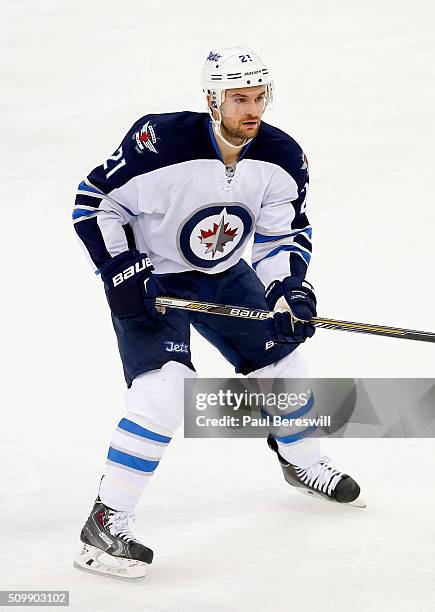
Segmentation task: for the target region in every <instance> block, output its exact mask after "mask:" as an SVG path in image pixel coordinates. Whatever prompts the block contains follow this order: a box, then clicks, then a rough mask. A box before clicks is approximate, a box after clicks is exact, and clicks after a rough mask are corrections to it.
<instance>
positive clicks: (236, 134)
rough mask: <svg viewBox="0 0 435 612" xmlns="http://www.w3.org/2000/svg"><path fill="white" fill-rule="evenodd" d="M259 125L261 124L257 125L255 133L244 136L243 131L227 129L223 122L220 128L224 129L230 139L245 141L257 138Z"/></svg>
mask: <svg viewBox="0 0 435 612" xmlns="http://www.w3.org/2000/svg"><path fill="white" fill-rule="evenodd" d="M260 125H261V122H259V123H258V127H257V129H256V130H255V132H250V133H249V134H246V133H245V131H244V130H243V128H239V129H238V128H236V129H233V128H230V127H227V126H226V125H225V124H224V122H222V126H221V128H223V129H224V131H225V133H226V134H227V136H229V137H230V138H234V139H235V140H246V139H247V138H255V136H257V134H258V131H259V129H260ZM225 133H224V134H223V135H224V136H225Z"/></svg>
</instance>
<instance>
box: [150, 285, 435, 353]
mask: <svg viewBox="0 0 435 612" xmlns="http://www.w3.org/2000/svg"><path fill="white" fill-rule="evenodd" d="M156 307H157V310H159V311H160V312H164V309H165V308H166V307H169V308H178V309H181V310H191V311H195V312H204V313H206V314H214V315H223V316H225V317H238V318H239V319H251V320H258V321H262V320H264V319H267V318H268V317H271V316H272V313H271V312H269V311H268V310H257V309H254V308H252V309H251V308H242V307H238V306H226V305H224V304H209V303H207V302H194V301H192V300H182V299H179V298H171V297H163V296H162V297H157V298H156ZM311 323H312V324H313V325H315V326H316V327H323V328H325V329H338V330H340V331H348V332H357V333H360V334H374V335H375V336H388V337H389V338H403V339H405V340H420V341H421V342H435V333H432V332H424V331H418V330H416V329H403V328H401V327H388V326H387V325H372V324H371V323H355V322H353V321H340V320H338V319H325V318H323V317H315V318H313V319H311Z"/></svg>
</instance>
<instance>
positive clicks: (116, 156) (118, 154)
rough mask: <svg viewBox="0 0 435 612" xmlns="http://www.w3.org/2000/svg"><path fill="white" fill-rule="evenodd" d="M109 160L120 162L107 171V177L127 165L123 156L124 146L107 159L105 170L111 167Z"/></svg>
mask: <svg viewBox="0 0 435 612" xmlns="http://www.w3.org/2000/svg"><path fill="white" fill-rule="evenodd" d="M121 158H122V159H121ZM109 161H115V162H118V163H117V164H116V165H115V166H113V168H112V169H111V170H109V172H107V173H106V178H107V179H108V178H109V177H111V176H112V174H114V173H115V172H116V171H117V170H119V169H120V168H122V166H125V164H126V161H125V158H123V157H122V146H121V147H119V149H118V150H117V151H115V153H114V154H113V155H110V157H108V158H107V160H106V161H105V162H104V165H103V168H104V170H107V169H108V168H109Z"/></svg>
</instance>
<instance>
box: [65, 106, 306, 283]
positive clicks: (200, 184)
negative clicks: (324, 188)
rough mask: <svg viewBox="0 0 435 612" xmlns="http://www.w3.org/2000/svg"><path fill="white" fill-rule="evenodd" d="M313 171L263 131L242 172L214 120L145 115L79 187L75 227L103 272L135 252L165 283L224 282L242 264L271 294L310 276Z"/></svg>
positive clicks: (278, 137)
mask: <svg viewBox="0 0 435 612" xmlns="http://www.w3.org/2000/svg"><path fill="white" fill-rule="evenodd" d="M307 189H308V164H307V160H306V157H305V155H304V153H303V151H302V149H301V148H300V147H299V145H298V144H297V143H296V142H295V141H294V140H293V139H292V138H291V137H290V136H288V135H287V134H285V133H284V132H282V131H281V130H279V129H277V128H275V127H273V126H271V125H268V124H266V123H264V122H262V123H261V126H260V130H259V133H258V135H257V136H256V138H254V140H253V141H251V142H250V143H248V145H246V146H245V147H244V149H243V150H242V153H241V156H240V160H239V161H238V162H237V164H236V165H235V167H226V166H225V165H224V163H223V161H222V158H221V156H220V152H219V149H218V147H217V144H216V141H215V138H214V134H213V130H212V128H211V122H210V118H209V116H208V115H207V114H206V113H193V112H181V113H169V114H160V115H146V116H145V117H143V118H141V119H140V120H139V121H137V122H136V123H135V124H134V125H133V127H132V128H131V129H130V130H129V132H128V133H127V135H126V136H125V138H124V140H123V141H122V143H121V145H120V146H119V147H118V148H117V149H116V151H115V152H114V153H113V154H112V155H111V156H110V157H109V158H108V159H107V160H106V161H105V162H104V164H102V165H101V166H98V167H97V168H95V169H94V170H93V171H92V172H91V173H90V174H89V175H88V176H87V178H86V179H85V180H84V181H82V182H81V183H80V185H79V188H78V192H77V197H76V202H75V207H74V211H73V221H74V227H75V230H76V232H77V235H78V237H79V239H80V240H81V242H82V243H83V244H84V246H85V249H86V252H87V253H88V254H89V257H90V259H91V261H92V263H93V265H94V268H95V270H96V272H97V273H98V271H99V268H101V266H102V265H103V264H104V263H105V262H106V261H108V260H109V259H110V258H111V257H114V256H116V255H118V254H119V253H121V252H123V251H125V250H127V249H129V248H137V249H138V250H139V251H140V252H143V253H147V254H148V256H149V258H150V260H151V261H152V263H153V265H154V267H155V272H156V273H157V274H167V273H178V272H185V271H188V270H198V271H201V272H204V273H206V274H216V273H218V272H222V271H224V270H226V269H227V268H229V267H231V266H233V265H234V264H235V263H237V262H238V261H239V259H240V258H241V255H242V252H243V249H244V246H245V245H246V242H247V241H248V240H249V238H250V237H251V236H252V234H254V244H253V251H252V265H253V267H254V269H255V270H256V272H257V274H258V276H259V277H260V279H261V280H262V281H263V283H264V284H265V285H268V284H269V283H270V282H271V281H272V280H274V279H282V278H284V277H285V276H288V275H292V276H297V277H299V278H301V280H302V279H303V278H304V277H305V273H306V269H307V266H308V263H309V261H310V257H311V227H310V225H309V222H308V219H307V216H306V196H307Z"/></svg>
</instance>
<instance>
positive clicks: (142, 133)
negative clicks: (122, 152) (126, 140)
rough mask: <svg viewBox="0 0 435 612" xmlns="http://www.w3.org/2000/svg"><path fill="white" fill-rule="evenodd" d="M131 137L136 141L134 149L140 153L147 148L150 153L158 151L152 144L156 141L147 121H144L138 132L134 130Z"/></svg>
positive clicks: (152, 129)
mask: <svg viewBox="0 0 435 612" xmlns="http://www.w3.org/2000/svg"><path fill="white" fill-rule="evenodd" d="M133 138H134V139H135V141H136V151H137V152H138V153H142V151H143V150H144V149H145V148H147V149H148V150H149V151H151V152H152V153H158V151H157V149H156V147H155V146H154V145H155V144H156V142H157V138H156V133H155V131H154V128H153V126H152V125H151V124H150V122H149V121H147V122H146V123H145V125H144V126H143V127H142V129H141V130H139V132H136V133H135V135H134V136H133Z"/></svg>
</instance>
